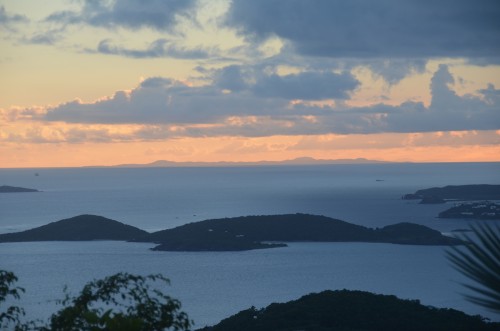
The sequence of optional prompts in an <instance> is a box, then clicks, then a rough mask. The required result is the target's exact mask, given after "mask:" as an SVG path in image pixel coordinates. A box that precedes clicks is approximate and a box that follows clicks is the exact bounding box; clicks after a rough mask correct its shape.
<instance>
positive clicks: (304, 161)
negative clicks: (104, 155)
mask: <svg viewBox="0 0 500 331" xmlns="http://www.w3.org/2000/svg"><path fill="white" fill-rule="evenodd" d="M376 163H391V162H387V161H378V160H369V159H365V158H356V159H333V160H329V159H315V158H312V157H299V158H295V159H291V160H284V161H256V162H230V161H220V162H175V161H167V160H157V161H154V162H151V163H145V164H135V163H131V164H118V165H114V166H111V167H116V168H148V167H151V168H163V167H238V166H259V165H260V166H262V165H263V166H266V165H321V164H376Z"/></svg>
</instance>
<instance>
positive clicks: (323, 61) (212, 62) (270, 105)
mask: <svg viewBox="0 0 500 331" xmlns="http://www.w3.org/2000/svg"><path fill="white" fill-rule="evenodd" d="M498 17H500V2H499V1H497V0H475V1H471V0H440V1H430V0H407V1H401V0H378V1H364V0H350V1H340V0H233V1H229V0H104V1H99V0H51V1H38V0H0V50H1V52H0V167H1V168H17V167H74V166H86V165H115V164H123V163H148V162H153V161H155V160H170V161H179V162H181V161H204V162H216V161H235V162H237V161H260V160H273V161H277V160H287V159H293V158H297V157H314V158H317V159H346V158H367V159H373V160H383V161H395V162H485V161H500V20H498Z"/></svg>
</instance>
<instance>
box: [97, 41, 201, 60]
mask: <svg viewBox="0 0 500 331" xmlns="http://www.w3.org/2000/svg"><path fill="white" fill-rule="evenodd" d="M90 52H94V51H90ZM96 52H97V53H101V54H111V55H121V56H125V57H131V58H136V59H140V58H160V57H170V58H177V59H207V58H209V57H210V54H211V52H210V51H208V50H205V49H202V48H194V49H189V48H185V47H179V46H177V45H176V44H175V43H174V42H172V41H170V40H167V39H163V38H162V39H157V40H155V41H153V42H152V43H151V44H150V45H149V46H148V47H147V48H146V49H143V50H141V49H131V48H125V47H121V46H116V45H115V44H113V42H112V41H111V40H110V39H104V40H101V41H100V42H99V44H98V45H97V51H96Z"/></svg>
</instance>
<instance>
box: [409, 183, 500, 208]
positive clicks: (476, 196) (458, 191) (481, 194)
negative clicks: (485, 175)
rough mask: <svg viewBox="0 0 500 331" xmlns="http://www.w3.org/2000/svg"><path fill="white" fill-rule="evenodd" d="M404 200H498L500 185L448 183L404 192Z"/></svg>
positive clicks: (431, 201)
mask: <svg viewBox="0 0 500 331" xmlns="http://www.w3.org/2000/svg"><path fill="white" fill-rule="evenodd" d="M403 199H404V200H421V201H420V203H424V204H425V203H445V202H446V201H449V200H462V201H467V200H500V185H489V184H475V185H450V186H445V187H432V188H428V189H423V190H418V191H416V192H415V193H410V194H405V195H404V196H403Z"/></svg>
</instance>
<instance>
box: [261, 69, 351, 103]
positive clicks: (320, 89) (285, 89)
mask: <svg viewBox="0 0 500 331" xmlns="http://www.w3.org/2000/svg"><path fill="white" fill-rule="evenodd" d="M358 85H359V81H357V80H356V79H355V78H354V77H353V76H352V75H351V74H350V73H342V74H335V73H332V72H303V73H299V74H289V75H284V76H280V75H277V74H271V75H264V76H263V77H260V79H259V80H258V81H257V83H256V84H255V85H254V86H253V87H252V90H253V91H254V93H255V94H256V95H258V96H260V97H277V98H285V99H301V100H323V99H348V98H349V94H348V92H350V91H353V90H354V89H355V88H356V87H358Z"/></svg>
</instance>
